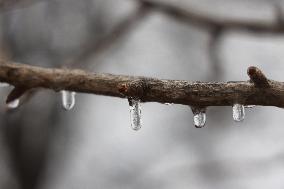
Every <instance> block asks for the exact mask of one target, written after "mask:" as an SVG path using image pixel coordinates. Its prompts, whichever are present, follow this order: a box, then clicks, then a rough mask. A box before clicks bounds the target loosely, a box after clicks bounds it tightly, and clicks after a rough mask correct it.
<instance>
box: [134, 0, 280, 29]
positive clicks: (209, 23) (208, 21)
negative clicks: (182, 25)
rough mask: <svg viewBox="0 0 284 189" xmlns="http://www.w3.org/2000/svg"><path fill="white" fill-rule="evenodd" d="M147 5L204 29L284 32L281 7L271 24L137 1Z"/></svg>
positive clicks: (158, 3) (276, 10)
mask: <svg viewBox="0 0 284 189" xmlns="http://www.w3.org/2000/svg"><path fill="white" fill-rule="evenodd" d="M137 1H139V2H142V3H145V4H147V5H148V6H149V5H150V6H152V8H154V9H156V10H159V11H161V12H164V13H166V14H168V15H170V16H173V17H176V18H178V19H179V20H183V21H186V22H190V23H191V24H194V25H197V26H200V27H204V28H212V27H213V28H216V27H217V28H220V27H221V28H223V29H238V30H246V31H251V32H259V33H264V32H269V33H281V32H284V25H283V22H279V19H281V18H279V16H280V15H282V14H280V12H279V11H280V10H279V6H276V7H275V20H274V21H271V22H262V21H259V20H255V21H254V20H238V19H233V18H226V17H224V18H220V17H215V16H211V15H207V14H206V13H200V12H198V11H196V10H194V9H189V8H188V7H184V6H182V5H178V4H177V3H176V4H173V3H170V2H165V1H159V0H137Z"/></svg>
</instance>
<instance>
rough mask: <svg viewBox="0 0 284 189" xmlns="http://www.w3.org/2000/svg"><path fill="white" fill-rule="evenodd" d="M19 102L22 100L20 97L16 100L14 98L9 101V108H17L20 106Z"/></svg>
mask: <svg viewBox="0 0 284 189" xmlns="http://www.w3.org/2000/svg"><path fill="white" fill-rule="evenodd" d="M19 104H20V100H19V99H16V100H13V101H12V102H9V103H8V104H7V108H9V109H15V108H18V107H19Z"/></svg>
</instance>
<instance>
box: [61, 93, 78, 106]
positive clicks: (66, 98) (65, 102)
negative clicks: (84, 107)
mask: <svg viewBox="0 0 284 189" xmlns="http://www.w3.org/2000/svg"><path fill="white" fill-rule="evenodd" d="M75 94H76V93H75V92H73V91H65V90H63V91H61V95H62V106H63V108H64V109H65V110H71V109H72V108H73V107H74V105H75Z"/></svg>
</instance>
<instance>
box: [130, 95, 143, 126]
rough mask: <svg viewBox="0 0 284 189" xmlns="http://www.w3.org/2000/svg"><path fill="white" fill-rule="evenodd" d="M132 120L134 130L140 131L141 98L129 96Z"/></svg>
mask: <svg viewBox="0 0 284 189" xmlns="http://www.w3.org/2000/svg"><path fill="white" fill-rule="evenodd" d="M128 102H129V109H130V122H131V127H132V129H133V130H135V131H138V130H139V129H140V128H141V126H142V119H141V103H140V100H137V99H133V98H129V99H128Z"/></svg>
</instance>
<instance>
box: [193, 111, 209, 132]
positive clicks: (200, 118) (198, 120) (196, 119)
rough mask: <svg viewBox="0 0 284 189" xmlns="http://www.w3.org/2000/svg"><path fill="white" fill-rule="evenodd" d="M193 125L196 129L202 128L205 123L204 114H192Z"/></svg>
mask: <svg viewBox="0 0 284 189" xmlns="http://www.w3.org/2000/svg"><path fill="white" fill-rule="evenodd" d="M193 123H194V126H195V127H196V128H202V127H204V126H205V123H206V113H205V112H196V113H194V114H193Z"/></svg>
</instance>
